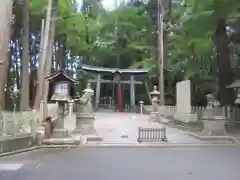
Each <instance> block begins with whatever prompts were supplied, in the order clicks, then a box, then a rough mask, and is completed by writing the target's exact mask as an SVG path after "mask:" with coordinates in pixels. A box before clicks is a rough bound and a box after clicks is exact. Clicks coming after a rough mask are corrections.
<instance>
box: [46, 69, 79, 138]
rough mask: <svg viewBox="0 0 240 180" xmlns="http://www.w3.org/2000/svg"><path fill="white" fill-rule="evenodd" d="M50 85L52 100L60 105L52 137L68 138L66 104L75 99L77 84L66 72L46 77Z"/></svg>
mask: <svg viewBox="0 0 240 180" xmlns="http://www.w3.org/2000/svg"><path fill="white" fill-rule="evenodd" d="M45 79H47V80H48V81H49V82H50V84H49V89H50V96H51V98H50V100H51V101H54V102H57V103H58V112H57V113H58V117H57V118H58V119H57V122H56V124H55V127H54V130H53V134H52V137H55V138H63V137H67V136H68V131H67V130H66V129H64V112H65V103H67V102H69V101H70V100H71V99H72V97H73V84H74V83H75V82H76V81H75V80H74V79H72V78H71V77H70V76H68V75H67V73H66V72H65V71H59V72H57V73H55V74H53V75H51V76H49V77H46V78H45Z"/></svg>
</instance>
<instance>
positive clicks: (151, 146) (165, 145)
mask: <svg viewBox="0 0 240 180" xmlns="http://www.w3.org/2000/svg"><path fill="white" fill-rule="evenodd" d="M215 147H231V148H236V147H240V145H239V144H190V143H189V144H177V143H176V144H175V143H174V144H84V145H42V146H35V147H31V148H26V149H21V150H16V151H12V152H6V153H1V154H0V158H2V157H6V156H11V155H16V154H20V153H24V152H30V151H36V150H41V149H55V148H56V149H57V148H63V149H72V148H78V149H82V148H215Z"/></svg>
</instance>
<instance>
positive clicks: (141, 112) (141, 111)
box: [139, 101, 144, 114]
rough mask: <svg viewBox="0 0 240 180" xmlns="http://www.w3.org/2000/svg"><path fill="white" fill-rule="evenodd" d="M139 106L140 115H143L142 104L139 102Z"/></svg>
mask: <svg viewBox="0 0 240 180" xmlns="http://www.w3.org/2000/svg"><path fill="white" fill-rule="evenodd" d="M139 104H140V114H143V104H144V102H143V101H140V102H139Z"/></svg>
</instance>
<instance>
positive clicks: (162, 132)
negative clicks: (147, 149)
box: [137, 127, 167, 143]
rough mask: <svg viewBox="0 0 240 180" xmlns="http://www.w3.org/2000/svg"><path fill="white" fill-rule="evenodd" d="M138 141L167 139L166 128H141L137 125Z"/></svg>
mask: <svg viewBox="0 0 240 180" xmlns="http://www.w3.org/2000/svg"><path fill="white" fill-rule="evenodd" d="M137 141H138V142H139V143H142V142H161V141H164V142H166V141H167V137H166V128H165V127H161V128H143V127H138V139H137Z"/></svg>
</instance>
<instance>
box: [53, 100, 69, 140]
mask: <svg viewBox="0 0 240 180" xmlns="http://www.w3.org/2000/svg"><path fill="white" fill-rule="evenodd" d="M64 107H65V102H59V103H58V110H57V114H58V116H57V118H58V119H57V120H56V124H55V127H54V130H53V134H52V137H53V138H64V137H67V136H68V131H67V130H66V129H64Z"/></svg>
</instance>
